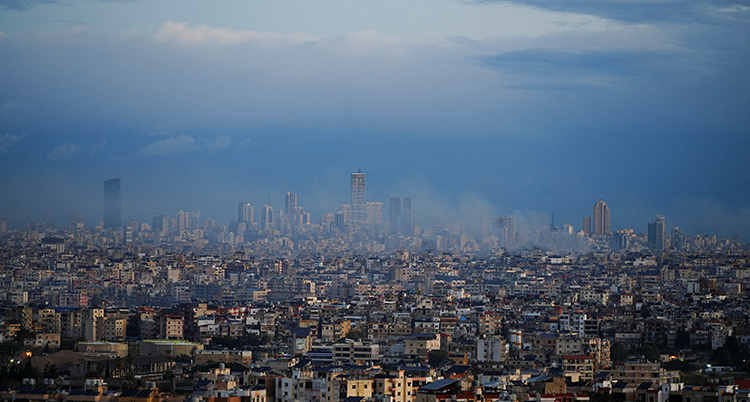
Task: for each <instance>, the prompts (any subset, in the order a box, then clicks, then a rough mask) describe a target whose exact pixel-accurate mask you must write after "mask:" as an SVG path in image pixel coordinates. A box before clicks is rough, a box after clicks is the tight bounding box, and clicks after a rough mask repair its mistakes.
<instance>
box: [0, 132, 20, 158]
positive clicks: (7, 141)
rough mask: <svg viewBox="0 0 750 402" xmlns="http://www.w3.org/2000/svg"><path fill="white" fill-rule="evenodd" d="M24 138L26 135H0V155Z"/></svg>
mask: <svg viewBox="0 0 750 402" xmlns="http://www.w3.org/2000/svg"><path fill="white" fill-rule="evenodd" d="M24 137H26V134H25V133H23V134H0V153H4V152H6V151H7V150H8V148H10V147H11V146H12V145H13V144H15V143H17V142H18V141H21V140H22V139H24Z"/></svg>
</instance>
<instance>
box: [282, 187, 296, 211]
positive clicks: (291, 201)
mask: <svg viewBox="0 0 750 402" xmlns="http://www.w3.org/2000/svg"><path fill="white" fill-rule="evenodd" d="M296 207H297V194H294V193H293V192H291V191H290V192H288V193H286V204H285V208H284V214H285V215H286V216H292V213H293V212H294V208H296Z"/></svg>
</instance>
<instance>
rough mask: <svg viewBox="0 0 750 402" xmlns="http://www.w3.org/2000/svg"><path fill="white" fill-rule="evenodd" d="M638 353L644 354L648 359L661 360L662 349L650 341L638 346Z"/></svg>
mask: <svg viewBox="0 0 750 402" xmlns="http://www.w3.org/2000/svg"><path fill="white" fill-rule="evenodd" d="M610 353H611V352H610ZM638 353H640V354H642V355H643V357H644V358H645V359H646V360H648V361H651V362H656V361H659V358H660V356H659V355H660V354H661V350H660V349H659V347H658V346H656V345H654V344H653V343H649V344H647V345H643V346H642V347H640V348H638Z"/></svg>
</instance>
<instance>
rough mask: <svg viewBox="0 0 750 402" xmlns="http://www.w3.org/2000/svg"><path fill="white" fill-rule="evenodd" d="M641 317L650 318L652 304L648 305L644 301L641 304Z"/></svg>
mask: <svg viewBox="0 0 750 402" xmlns="http://www.w3.org/2000/svg"><path fill="white" fill-rule="evenodd" d="M641 317H642V318H649V317H651V306H650V305H648V304H646V303H643V304H642V305H641Z"/></svg>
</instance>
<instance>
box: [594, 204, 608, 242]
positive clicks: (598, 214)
mask: <svg viewBox="0 0 750 402" xmlns="http://www.w3.org/2000/svg"><path fill="white" fill-rule="evenodd" d="M609 232H610V231H609V207H608V206H607V203H606V202H604V201H602V200H599V201H597V202H596V204H594V234H595V235H607V234H609Z"/></svg>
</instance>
